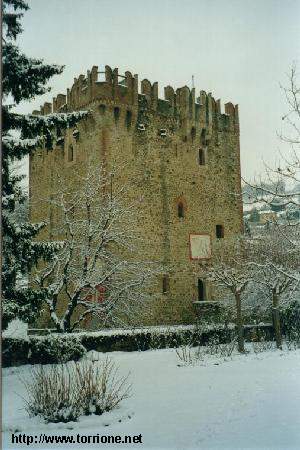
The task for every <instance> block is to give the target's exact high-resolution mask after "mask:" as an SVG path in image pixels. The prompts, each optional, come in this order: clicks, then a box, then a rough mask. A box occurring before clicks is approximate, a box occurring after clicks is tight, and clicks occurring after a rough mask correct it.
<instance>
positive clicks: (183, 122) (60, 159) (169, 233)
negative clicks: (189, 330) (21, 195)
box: [30, 66, 243, 323]
mask: <svg viewBox="0 0 300 450" xmlns="http://www.w3.org/2000/svg"><path fill="white" fill-rule="evenodd" d="M164 97H165V98H164V99H160V98H159V96H158V84H157V83H153V84H151V82H150V81H148V80H146V79H145V80H143V81H142V82H141V86H140V92H139V85H138V76H137V75H134V76H133V75H132V74H131V73H130V72H126V73H125V75H124V76H123V75H122V76H121V75H119V74H118V69H117V68H116V69H114V70H112V69H111V68H110V67H109V66H106V67H105V72H99V71H98V67H96V66H94V67H93V68H92V69H91V71H88V72H87V75H86V76H84V75H80V76H79V77H78V78H77V79H76V78H75V80H74V84H73V86H72V88H71V89H70V90H69V89H68V90H67V94H66V95H63V94H59V95H58V96H57V97H56V98H54V99H53V104H51V103H45V104H44V106H43V107H42V108H41V111H34V114H51V113H55V112H68V111H76V110H83V109H85V110H90V111H91V114H90V116H89V117H88V118H86V119H83V120H82V121H80V122H79V124H78V125H77V127H76V130H75V133H74V130H68V131H67V132H66V133H65V135H64V136H62V137H61V139H59V141H58V142H57V147H56V148H55V149H54V150H53V151H51V152H48V153H47V152H45V151H38V150H37V151H36V152H35V153H34V155H32V156H31V157H30V200H31V202H32V203H33V204H36V201H37V199H38V197H40V196H41V193H43V196H44V197H48V198H51V195H52V191H53V179H52V173H53V172H54V171H57V170H59V172H60V173H61V176H62V177H65V178H66V179H68V180H70V179H72V177H73V176H74V173H75V172H78V171H80V170H83V168H84V167H85V165H86V164H87V158H88V156H89V155H94V157H95V158H96V159H97V160H99V162H100V163H101V164H105V165H107V166H110V165H111V164H112V161H114V163H116V164H119V165H122V166H124V170H122V174H121V175H120V180H119V182H120V183H123V182H124V183H126V184H127V185H128V186H129V193H128V199H126V201H127V200H128V201H132V200H134V201H137V202H138V204H139V213H138V220H137V223H136V227H137V230H138V231H139V232H140V233H141V234H142V236H143V237H144V238H145V241H146V242H148V243H149V242H150V243H151V245H150V246H148V247H147V248H146V247H143V248H140V255H139V257H144V258H145V259H147V260H148V261H149V260H153V261H159V262H160V263H162V265H164V266H165V267H166V268H167V267H168V268H169V269H168V273H167V269H166V274H165V275H162V276H161V277H160V278H159V279H157V280H156V282H155V283H154V285H153V290H154V291H155V292H156V294H158V297H159V298H160V301H159V302H156V304H155V305H153V317H152V318H150V319H149V321H150V322H152V323H157V322H160V323H163V322H171V323H176V322H178V323H184V322H189V321H190V320H192V317H193V315H194V313H195V307H196V305H197V302H203V301H209V300H213V299H214V298H213V293H212V292H211V290H210V288H209V286H207V285H206V283H205V280H203V278H202V275H201V265H202V264H205V262H206V261H207V260H209V259H210V258H211V257H212V256H213V247H214V243H215V242H217V241H218V240H220V239H223V238H224V239H226V238H228V237H232V236H234V235H237V234H239V233H241V232H242V229H243V220H242V202H241V197H240V196H239V195H237V194H240V192H241V176H240V146H239V116H238V106H237V105H236V106H234V105H233V104H232V103H227V104H225V112H224V113H222V112H221V103H220V100H217V101H216V100H215V99H214V98H213V97H212V95H211V94H210V93H209V94H207V93H206V92H205V91H200V93H199V94H196V92H195V89H194V88H193V89H189V88H188V87H187V86H184V87H182V88H179V89H177V90H174V89H173V88H172V87H171V86H167V87H165V88H164ZM75 189H76V186H75ZM41 219H47V220H48V222H49V226H48V227H47V229H46V231H45V232H44V233H45V235H44V236H43V237H48V238H49V237H50V239H51V238H52V237H53V236H52V231H51V230H52V227H53V224H54V223H55V217H53V212H52V210H51V205H50V204H49V206H48V208H32V209H31V220H32V221H39V220H41Z"/></svg>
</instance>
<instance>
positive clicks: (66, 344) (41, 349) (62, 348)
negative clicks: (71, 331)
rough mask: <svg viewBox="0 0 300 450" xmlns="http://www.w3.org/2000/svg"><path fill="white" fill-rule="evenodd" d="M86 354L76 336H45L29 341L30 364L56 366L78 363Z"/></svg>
mask: <svg viewBox="0 0 300 450" xmlns="http://www.w3.org/2000/svg"><path fill="white" fill-rule="evenodd" d="M85 353H86V349H85V347H84V346H83V345H82V344H81V342H80V339H79V338H78V337H76V336H72V337H64V336H53V335H50V336H47V337H42V338H36V339H32V340H31V356H30V362H33V363H40V364H56V363H64V362H67V361H71V360H73V361H78V360H79V359H80V358H81V357H82V356H83V355H84V354H85Z"/></svg>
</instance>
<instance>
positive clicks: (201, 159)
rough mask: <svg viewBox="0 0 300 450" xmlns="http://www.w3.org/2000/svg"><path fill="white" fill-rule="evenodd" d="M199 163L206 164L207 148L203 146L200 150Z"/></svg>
mask: <svg viewBox="0 0 300 450" xmlns="http://www.w3.org/2000/svg"><path fill="white" fill-rule="evenodd" d="M199 165H200V166H205V150H203V148H200V150H199Z"/></svg>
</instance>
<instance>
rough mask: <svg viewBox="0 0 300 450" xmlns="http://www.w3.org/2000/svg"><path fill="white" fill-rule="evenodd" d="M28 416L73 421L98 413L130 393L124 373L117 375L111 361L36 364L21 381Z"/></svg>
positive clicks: (48, 419) (114, 406)
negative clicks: (29, 374)
mask: <svg viewBox="0 0 300 450" xmlns="http://www.w3.org/2000/svg"><path fill="white" fill-rule="evenodd" d="M24 384H25V387H26V391H27V400H25V403H26V410H27V412H28V414H29V415H30V416H39V417H42V418H43V419H44V420H45V421H46V422H47V423H48V422H54V423H56V422H70V421H77V419H78V418H79V416H81V415H91V414H96V415H101V414H103V413H104V412H107V411H110V410H112V409H114V408H116V407H117V406H118V405H119V403H120V402H121V401H122V400H123V399H125V398H127V397H128V396H129V395H130V389H131V385H129V384H128V376H126V377H119V376H118V369H117V367H116V366H115V364H114V363H113V362H112V361H111V360H110V359H109V358H107V359H106V360H105V361H104V362H103V363H100V364H97V361H90V360H85V361H81V362H77V363H75V362H72V363H69V364H59V365H54V366H50V367H47V368H45V367H44V366H42V365H39V366H38V367H37V368H33V369H32V371H31V377H30V379H29V380H25V381H24Z"/></svg>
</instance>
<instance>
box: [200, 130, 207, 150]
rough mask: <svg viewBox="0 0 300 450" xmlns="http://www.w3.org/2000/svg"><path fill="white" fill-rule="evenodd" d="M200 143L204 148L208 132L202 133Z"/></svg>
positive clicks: (203, 131)
mask: <svg viewBox="0 0 300 450" xmlns="http://www.w3.org/2000/svg"><path fill="white" fill-rule="evenodd" d="M200 143H201V145H202V146H203V147H205V145H206V130H202V131H201V136H200Z"/></svg>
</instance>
